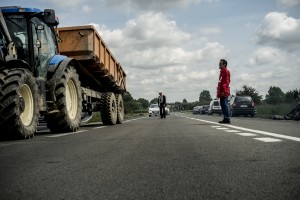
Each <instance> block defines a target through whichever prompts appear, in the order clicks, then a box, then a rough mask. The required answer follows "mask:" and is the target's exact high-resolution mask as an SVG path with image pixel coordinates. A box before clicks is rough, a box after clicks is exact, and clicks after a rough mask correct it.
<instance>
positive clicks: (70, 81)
mask: <svg viewBox="0 0 300 200" xmlns="http://www.w3.org/2000/svg"><path fill="white" fill-rule="evenodd" d="M56 83H57V84H56V87H55V97H56V102H55V103H56V106H57V108H58V110H59V112H57V113H51V114H47V115H46V116H45V120H46V122H47V127H48V128H49V129H50V131H51V132H53V133H61V132H75V131H77V130H78V128H79V125H80V120H81V113H82V93H81V86H80V81H79V76H78V74H77V72H76V70H75V68H74V67H73V66H70V65H69V66H67V67H66V69H65V71H64V72H63V73H62V75H61V76H60V77H57V82H56Z"/></svg>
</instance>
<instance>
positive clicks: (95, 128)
mask: <svg viewBox="0 0 300 200" xmlns="http://www.w3.org/2000/svg"><path fill="white" fill-rule="evenodd" d="M105 127H107V126H97V127H94V128H93V129H98V128H105Z"/></svg>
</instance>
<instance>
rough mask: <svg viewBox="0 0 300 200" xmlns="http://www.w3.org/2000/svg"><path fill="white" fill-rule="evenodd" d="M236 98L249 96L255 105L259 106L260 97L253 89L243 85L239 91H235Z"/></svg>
mask: <svg viewBox="0 0 300 200" xmlns="http://www.w3.org/2000/svg"><path fill="white" fill-rule="evenodd" d="M235 93H236V96H250V97H251V98H252V99H253V101H254V102H255V103H256V104H261V100H262V95H260V94H259V93H258V92H257V91H256V89H255V88H252V87H250V86H247V85H243V86H242V89H241V90H236V91H235Z"/></svg>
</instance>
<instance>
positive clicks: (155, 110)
mask: <svg viewBox="0 0 300 200" xmlns="http://www.w3.org/2000/svg"><path fill="white" fill-rule="evenodd" d="M148 112H149V117H151V116H159V107H158V105H157V104H151V105H150V106H149V108H148Z"/></svg>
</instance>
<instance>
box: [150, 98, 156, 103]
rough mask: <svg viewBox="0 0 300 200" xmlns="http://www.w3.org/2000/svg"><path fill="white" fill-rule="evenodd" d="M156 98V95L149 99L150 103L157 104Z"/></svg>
mask: <svg viewBox="0 0 300 200" xmlns="http://www.w3.org/2000/svg"><path fill="white" fill-rule="evenodd" d="M157 100H158V98H157V97H155V98H154V99H152V100H151V101H150V104H155V103H156V104H157Z"/></svg>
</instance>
